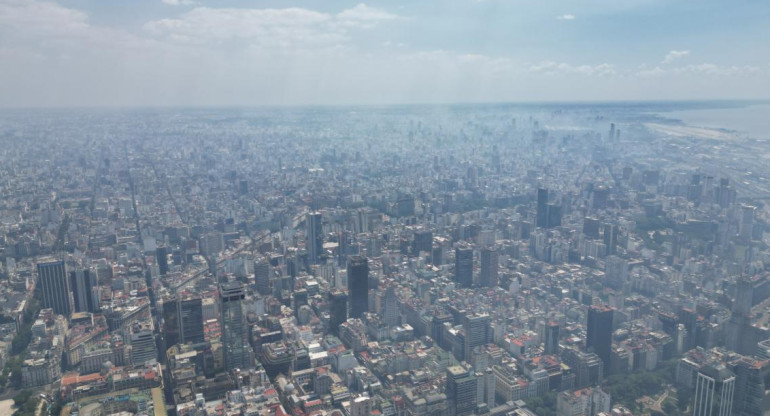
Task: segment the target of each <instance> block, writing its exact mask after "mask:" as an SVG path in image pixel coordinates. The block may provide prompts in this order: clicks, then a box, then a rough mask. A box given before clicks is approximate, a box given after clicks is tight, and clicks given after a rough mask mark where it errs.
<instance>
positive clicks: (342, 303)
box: [329, 289, 348, 335]
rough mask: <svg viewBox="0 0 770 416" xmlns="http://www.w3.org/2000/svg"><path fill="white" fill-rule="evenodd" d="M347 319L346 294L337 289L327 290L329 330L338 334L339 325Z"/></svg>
mask: <svg viewBox="0 0 770 416" xmlns="http://www.w3.org/2000/svg"><path fill="white" fill-rule="evenodd" d="M347 320H348V294H347V293H345V292H343V291H342V290H339V289H332V290H331V291H330V292H329V332H331V333H332V334H335V335H338V334H339V327H340V325H341V324H342V323H344V322H345V321H347Z"/></svg>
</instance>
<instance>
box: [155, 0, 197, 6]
mask: <svg viewBox="0 0 770 416" xmlns="http://www.w3.org/2000/svg"><path fill="white" fill-rule="evenodd" d="M161 1H162V2H163V3H164V4H168V5H170V6H182V5H190V4H195V2H194V1H193V0H161Z"/></svg>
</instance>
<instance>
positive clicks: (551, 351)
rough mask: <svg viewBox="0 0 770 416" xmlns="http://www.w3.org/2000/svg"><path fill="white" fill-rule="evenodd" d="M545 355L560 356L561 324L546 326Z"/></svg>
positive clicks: (548, 324)
mask: <svg viewBox="0 0 770 416" xmlns="http://www.w3.org/2000/svg"><path fill="white" fill-rule="evenodd" d="M544 353H545V354H547V355H558V354H559V324H558V323H556V322H549V323H547V324H546V326H545V351H544Z"/></svg>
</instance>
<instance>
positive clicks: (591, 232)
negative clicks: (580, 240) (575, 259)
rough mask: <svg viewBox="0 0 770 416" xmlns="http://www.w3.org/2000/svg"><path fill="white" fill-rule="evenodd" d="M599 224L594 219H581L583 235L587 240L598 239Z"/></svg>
mask: <svg viewBox="0 0 770 416" xmlns="http://www.w3.org/2000/svg"><path fill="white" fill-rule="evenodd" d="M600 224H601V223H600V222H599V220H598V219H596V218H592V217H585V219H583V234H584V235H585V236H586V237H587V238H599V225H600Z"/></svg>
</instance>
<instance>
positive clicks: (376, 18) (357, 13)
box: [336, 3, 400, 27]
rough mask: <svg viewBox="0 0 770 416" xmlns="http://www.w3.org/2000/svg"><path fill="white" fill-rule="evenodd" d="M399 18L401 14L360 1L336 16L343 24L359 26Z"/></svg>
mask: <svg viewBox="0 0 770 416" xmlns="http://www.w3.org/2000/svg"><path fill="white" fill-rule="evenodd" d="M399 18H400V16H398V15H395V14H393V13H389V12H386V11H385V10H382V9H377V8H374V7H369V6H367V5H366V4H364V3H359V4H357V5H356V6H355V7H353V8H351V9H347V10H343V11H341V12H340V13H338V14H337V16H336V19H337V20H338V21H339V22H342V23H343V24H346V25H349V26H359V27H373V26H375V25H377V24H378V23H380V22H382V21H386V20H395V19H399Z"/></svg>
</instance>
